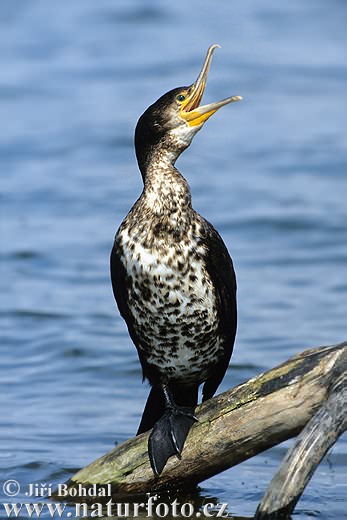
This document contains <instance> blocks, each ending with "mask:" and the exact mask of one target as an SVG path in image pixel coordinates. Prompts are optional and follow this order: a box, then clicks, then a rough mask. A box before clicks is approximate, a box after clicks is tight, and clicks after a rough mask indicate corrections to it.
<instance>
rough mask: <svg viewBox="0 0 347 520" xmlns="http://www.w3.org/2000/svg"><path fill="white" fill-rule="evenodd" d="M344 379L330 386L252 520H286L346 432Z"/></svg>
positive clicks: (289, 452)
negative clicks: (318, 468) (277, 519)
mask: <svg viewBox="0 0 347 520" xmlns="http://www.w3.org/2000/svg"><path fill="white" fill-rule="evenodd" d="M346 391H347V378H346V374H345V373H343V374H341V376H340V377H339V378H338V379H337V381H336V382H335V383H333V385H332V388H331V390H330V392H329V398H328V399H327V401H326V402H325V403H323V405H322V406H321V407H320V408H319V410H318V412H316V413H315V415H314V416H313V417H312V418H311V419H310V420H309V422H308V423H307V424H306V426H305V428H304V429H303V430H302V431H301V433H300V435H299V436H298V438H297V439H296V442H295V444H294V446H293V447H292V448H290V449H289V450H288V452H287V454H286V456H285V457H284V459H283V461H282V463H281V465H280V467H279V469H278V470H277V471H276V473H275V475H274V477H273V478H272V480H271V482H270V485H269V487H268V489H267V491H266V493H265V495H264V497H263V499H262V501H261V503H260V504H259V506H258V509H257V512H256V515H255V520H265V519H266V520H270V519H272V518H273V519H275V518H289V515H290V514H291V513H292V512H293V510H294V507H295V506H296V504H297V502H298V500H299V498H300V496H301V494H302V493H303V491H304V489H305V487H306V486H307V484H308V482H309V481H310V479H311V477H312V475H313V473H314V471H315V469H316V468H317V466H318V465H319V463H320V462H321V460H322V458H323V457H324V455H325V454H326V453H327V451H328V450H329V448H331V446H333V444H334V443H335V442H336V440H337V439H338V438H339V436H340V435H342V433H343V432H344V431H345V430H346V428H347V395H346Z"/></svg>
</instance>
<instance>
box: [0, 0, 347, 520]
mask: <svg viewBox="0 0 347 520" xmlns="http://www.w3.org/2000/svg"><path fill="white" fill-rule="evenodd" d="M346 14H347V12H346V3H345V2H342V1H339V0H330V1H329V2H325V1H323V0H305V1H302V0H293V1H291V2H287V3H279V2H276V1H274V0H269V1H267V2H262V1H260V0H253V1H250V0H246V1H244V2H233V1H226V0H225V1H221V2H201V1H198V0H192V1H191V2H189V3H187V2H183V1H182V0H178V1H176V2H174V3H168V2H159V1H155V0H150V1H148V2H143V1H140V0H138V1H135V0H130V1H129V0H127V1H125V0H119V1H117V2H112V1H111V0H99V1H98V2H93V1H91V0H83V1H82V0H75V1H74V2H47V1H44V0H36V1H31V2H30V1H27V2H21V1H19V0H11V1H9V0H7V1H6V0H5V1H3V2H2V3H1V6H0V56H1V76H0V103H1V114H2V115H1V122H2V130H1V134H0V172H1V185H2V192H3V195H2V204H1V206H2V207H1V211H2V213H1V228H2V239H1V257H2V263H1V269H2V270H1V284H2V288H1V303H2V305H1V327H2V340H1V350H0V363H1V371H0V378H1V390H0V392H1V393H0V396H1V397H0V399H1V417H0V421H1V430H0V457H1V458H0V468H1V473H0V481H1V486H0V494H1V499H0V500H1V501H11V500H10V499H8V497H6V496H5V495H3V493H2V483H3V482H4V481H5V480H6V479H10V478H11V479H16V480H17V481H18V482H19V483H20V484H21V488H22V489H21V492H20V494H19V495H18V496H17V497H16V501H17V502H21V501H22V502H24V501H25V495H24V492H25V491H26V490H27V486H28V484H30V483H52V484H57V483H62V482H65V481H66V480H67V479H68V478H69V477H70V476H71V475H73V474H74V473H75V472H76V471H77V470H78V469H79V468H81V467H82V466H85V465H86V464H87V463H89V462H91V461H92V460H94V459H95V458H97V457H99V456H100V455H102V454H103V453H105V452H107V451H108V450H110V449H111V448H112V447H113V445H114V442H117V443H121V442H122V441H124V440H125V439H127V438H129V437H131V436H133V435H134V433H135V431H136V429H137V426H138V423H139V420H140V416H141V413H142V409H143V405H144V402H145V399H146V397H147V393H148V387H147V385H146V384H142V383H141V370H140V366H139V362H138V359H137V354H136V350H135V348H134V347H133V345H132V343H131V341H130V339H129V337H128V334H127V331H126V327H125V325H124V323H123V321H122V320H121V318H120V317H119V313H118V311H117V309H116V307H115V304H114V301H113V295H112V291H111V284H110V277H109V253H110V250H111V247H112V241H113V236H114V233H115V231H116V229H117V227H118V226H119V224H120V222H121V221H122V219H123V218H124V216H125V214H126V213H127V211H128V210H129V209H130V207H131V205H132V204H133V202H134V201H135V199H136V198H137V197H138V195H139V193H140V191H141V188H142V185H141V178H140V175H139V172H138V170H137V165H136V161H135V157H134V150H133V131H134V126H135V124H136V121H137V119H138V117H139V116H140V114H141V113H142V112H143V111H144V110H145V108H147V106H148V105H150V104H151V103H152V102H153V101H155V100H156V99H157V98H158V97H159V96H160V95H161V94H163V93H164V92H166V91H167V90H170V89H171V88H173V87H176V86H179V85H187V84H190V83H192V82H193V81H194V80H195V78H196V75H197V73H198V71H199V70H200V66H201V64H202V61H203V58H204V56H205V52H206V50H207V47H208V46H209V45H210V44H212V43H219V44H220V45H221V46H222V49H220V50H217V51H216V53H215V56H214V60H213V64H212V67H211V73H210V79H209V83H208V86H207V90H206V93H205V98H204V99H205V100H206V102H210V101H215V100H219V99H223V98H224V97H227V96H229V95H233V94H239V95H242V96H243V97H244V101H243V102H241V103H236V104H233V105H230V106H228V107H225V108H224V109H222V110H221V111H220V112H218V114H217V115H215V116H214V117H213V118H211V120H210V121H209V122H208V123H207V124H206V125H205V127H204V128H203V130H202V131H201V132H200V133H199V134H198V135H197V136H196V138H195V140H194V142H193V144H192V146H191V147H190V149H188V150H187V151H186V152H185V153H184V154H183V156H182V157H181V158H180V159H179V161H178V163H177V166H178V168H179V169H180V170H181V171H182V173H184V175H185V176H186V178H187V180H188V181H189V184H190V186H191V189H192V195H193V203H194V207H195V209H197V210H198V211H199V212H200V213H201V214H203V215H204V216H205V217H206V218H207V219H208V220H210V221H211V222H212V223H213V224H214V225H215V227H216V228H217V229H218V230H219V232H220V233H221V235H222V236H223V238H224V240H225V242H226V244H227V246H228V248H229V251H230V253H231V255H232V257H233V260H234V264H235V269H236V272H237V278H238V287H239V291H238V304H239V328H238V335H237V341H236V346H235V354H234V356H233V358H232V362H231V365H230V368H229V370H228V372H227V374H226V377H225V379H224V381H223V383H222V385H221V387H220V390H221V391H222V390H225V389H227V388H229V387H232V386H234V385H237V384H238V383H240V382H242V381H245V380H247V379H249V378H250V377H253V376H255V375H257V374H258V373H260V372H262V371H264V370H267V369H269V368H271V367H273V366H275V365H276V364H278V363H280V362H282V361H285V360H286V359H287V358H289V357H290V356H292V355H294V354H295V353H298V352H300V351H302V350H304V349H306V348H309V347H315V346H321V345H327V344H334V343H338V342H340V341H343V340H346V339H347V326H346V325H347V224H346V223H347V204H346V199H347V175H346V174H347V132H346V120H347V119H346V101H347V99H346V97H347V94H346V92H347V66H346V42H347V32H346V28H345V20H346ZM290 444H291V443H290V442H288V443H285V444H283V445H280V446H278V447H275V448H273V449H272V450H269V451H267V452H265V453H263V454H261V455H259V456H257V457H255V458H253V459H251V460H249V461H247V462H245V463H243V464H241V465H239V466H237V467H235V468H232V469H230V470H228V471H226V472H224V473H222V474H220V475H218V476H216V477H214V478H212V479H210V480H208V481H206V482H204V483H203V484H202V485H201V491H200V495H201V497H200V498H201V501H202V502H204V501H205V502H206V501H209V499H210V497H215V499H216V501H217V502H219V503H222V502H228V504H229V508H228V510H229V512H230V514H233V515H235V517H236V516H247V517H251V516H252V515H253V513H254V511H255V509H256V506H257V504H258V502H259V500H260V499H261V497H262V495H263V493H264V491H265V488H266V486H267V484H268V482H269V481H270V480H271V477H272V475H273V473H274V471H275V469H276V468H277V466H278V464H279V463H280V461H281V459H282V457H283V456H284V454H285V452H286V449H287V447H288V446H289V445H290ZM346 468H347V439H346V436H344V437H343V438H341V439H340V440H339V442H338V443H337V444H336V445H335V446H334V448H333V450H332V451H331V452H330V453H329V455H328V456H327V457H326V459H325V461H324V462H323V463H322V464H321V466H320V468H319V469H318V471H317V472H316V473H315V475H314V477H313V479H312V481H311V483H310V485H309V486H308V488H307V489H306V491H305V493H304V496H303V497H302V499H301V500H300V502H299V504H298V507H297V510H296V512H295V515H294V517H293V518H294V519H295V520H304V519H305V520H306V519H308V518H312V517H314V518H319V519H324V520H326V519H334V520H339V519H342V518H346V517H345V516H344V515H345V512H346V496H347V486H346V482H347V478H346ZM69 512H70V513H71V512H72V509H66V513H65V514H66V515H68V513H69ZM1 515H5V512H4V510H3V509H2V508H1V509H0V516H1ZM5 517H6V516H1V518H5ZM26 517H27V516H25V515H24V514H23V516H22V518H26ZM67 517H68V516H66V518H67ZM42 518H49V515H48V514H47V513H44V514H42Z"/></svg>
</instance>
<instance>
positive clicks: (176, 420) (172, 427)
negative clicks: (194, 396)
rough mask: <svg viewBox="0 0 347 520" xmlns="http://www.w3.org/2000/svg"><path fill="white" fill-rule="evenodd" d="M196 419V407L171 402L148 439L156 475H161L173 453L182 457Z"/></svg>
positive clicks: (149, 451)
mask: <svg viewBox="0 0 347 520" xmlns="http://www.w3.org/2000/svg"><path fill="white" fill-rule="evenodd" d="M195 421H197V418H196V417H195V415H194V408H189V407H186V406H177V405H175V404H174V403H173V402H172V401H171V402H170V406H168V407H167V409H166V411H165V413H164V415H163V416H162V417H161V418H160V419H159V421H157V422H156V423H155V425H154V427H153V429H152V431H151V434H150V436H149V439H148V453H149V459H150V462H151V466H152V469H153V472H154V473H155V475H157V476H159V475H160V473H161V472H162V471H163V469H164V466H165V464H166V462H167V460H168V459H169V457H171V455H176V456H177V457H178V458H179V459H180V458H181V452H182V449H183V446H184V442H185V440H186V438H187V435H188V432H189V430H190V428H191V426H192V425H193V424H194V422H195Z"/></svg>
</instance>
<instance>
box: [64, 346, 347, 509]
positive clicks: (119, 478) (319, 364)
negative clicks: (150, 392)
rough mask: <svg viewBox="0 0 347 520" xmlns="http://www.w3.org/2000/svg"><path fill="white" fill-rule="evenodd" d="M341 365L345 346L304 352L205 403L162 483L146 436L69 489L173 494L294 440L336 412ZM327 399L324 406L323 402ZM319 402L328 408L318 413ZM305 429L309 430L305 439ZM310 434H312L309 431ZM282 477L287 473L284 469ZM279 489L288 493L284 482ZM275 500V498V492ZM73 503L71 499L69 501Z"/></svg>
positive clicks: (119, 448)
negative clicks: (102, 488) (93, 487)
mask: <svg viewBox="0 0 347 520" xmlns="http://www.w3.org/2000/svg"><path fill="white" fill-rule="evenodd" d="M346 360H347V343H343V344H340V345H335V346H329V347H322V348H317V349H312V350H307V351H305V352H302V353H301V354H299V355H297V356H295V357H293V358H291V359H289V360H288V361H286V362H285V363H283V364H281V365H280V366H278V367H276V368H273V369H272V370H270V371H268V372H265V373H263V374H261V375H259V376H257V377H256V378H253V379H251V380H250V381H248V382H246V383H243V384H241V385H239V386H237V387H236V388H233V389H231V390H229V391H227V392H224V393H223V394H220V395H218V396H216V397H214V398H213V399H210V400H209V401H207V402H205V403H203V404H202V405H200V406H199V407H198V408H197V409H196V415H197V418H198V422H197V423H196V424H195V425H194V426H193V427H192V429H191V431H190V432H189V435H188V438H187V441H186V444H185V447H184V450H183V453H182V460H177V458H176V457H172V458H171V459H170V460H169V461H168V463H167V465H166V467H165V469H164V471H163V473H162V474H161V476H160V478H156V477H155V476H154V475H153V472H152V470H151V467H150V464H149V459H148V454H147V442H148V433H145V434H142V435H140V436H138V437H135V438H133V439H129V440H128V441H126V442H124V443H123V444H121V445H120V446H117V447H116V448H114V449H113V450H112V451H110V452H109V453H107V454H106V455H104V456H102V457H101V458H99V459H98V460H96V461H94V462H92V463H91V464H90V465H89V466H87V467H85V468H83V469H81V470H80V471H79V472H78V473H76V474H75V475H74V476H73V477H72V478H71V480H70V481H69V482H68V485H69V489H71V490H73V489H77V488H78V485H79V484H82V485H83V486H84V487H85V488H88V487H89V486H91V485H93V484H97V485H100V486H102V485H105V484H111V488H112V493H113V496H114V497H117V498H118V497H121V496H124V495H129V494H143V493H148V492H153V491H160V490H164V489H168V488H173V487H174V488H175V489H177V488H179V487H184V488H187V486H192V485H195V484H197V483H199V482H202V481H203V480H205V479H207V478H209V477H212V476H213V475H215V474H217V473H220V472H221V471H223V470H225V469H227V468H230V467H231V466H235V465H236V464H239V463H240V462H243V461H244V460H246V459H248V458H250V457H253V456H254V455H256V454H257V453H260V452H262V451H264V450H266V449H268V448H270V447H272V446H274V445H276V444H279V443H281V442H282V441H284V440H286V439H289V438H291V437H293V436H296V435H298V434H299V433H300V432H301V430H302V429H303V428H304V427H305V425H306V424H307V423H309V421H310V419H311V421H312V424H311V426H312V427H313V428H314V427H315V424H316V421H317V420H318V421H320V420H321V415H320V414H322V413H323V415H324V413H325V412H324V410H325V411H326V413H328V414H329V415H330V414H331V412H332V408H331V402H330V400H332V402H333V403H334V406H335V405H336V406H335V407H336V408H339V409H340V408H341V406H342V405H340V404H339V403H340V400H339V402H336V400H335V397H336V391H337V390H338V391H337V393H338V395H339V396H340V393H341V392H340V390H341V388H340V387H338V389H337V390H336V387H335V390H336V391H332V389H333V387H334V383H336V381H338V380H339V381H341V378H342V377H343V373H344V371H345V370H346ZM334 396H335V397H334ZM328 399H330V400H329V401H328V402H327V400H328ZM325 403H327V406H325V407H324V404H325ZM322 407H323V408H322ZM344 412H345V410H344V411H343V412H341V414H342V415H345V413H344ZM315 414H317V415H315ZM331 415H334V414H333V413H332V414H331ZM339 417H340V418H339V419H337V422H338V426H336V423H335V422H334V421H331V422H330V423H329V424H328V423H327V430H328V431H329V432H330V428H332V429H333V430H335V428H337V431H336V432H335V433H334V431H333V433H332V436H331V437H329V439H330V440H329V441H327V442H325V441H324V438H325V435H327V430H324V431H323V430H322V431H321V432H319V438H320V439H322V443H321V447H320V452H319V455H317V457H316V461H317V464H318V462H319V460H320V459H321V457H322V455H323V453H325V452H326V450H327V449H328V447H329V446H330V445H331V443H332V442H334V440H335V439H336V437H337V436H338V434H339V433H340V432H341V431H342V429H343V428H344V427H345V426H346V425H345V420H342V419H341V416H340V415H339ZM309 424H310V423H309ZM311 426H310V425H308V426H307V428H308V429H309V430H310V432H311ZM312 435H313V436H314V435H315V431H314V430H312ZM329 435H330V433H329ZM303 437H304V441H303V442H304V450H306V448H305V442H306V443H307V442H308V446H309V445H310V443H311V442H312V441H310V440H309V437H306V433H304V434H303ZM298 442H299V443H300V442H301V441H300V440H299V441H298ZM312 451H313V452H315V449H311V452H312ZM296 469H299V472H300V471H302V469H303V468H300V464H299V466H296ZM313 469H314V464H312V468H311V469H308V471H307V476H306V477H303V478H302V479H301V482H299V481H300V479H299V480H298V484H295V486H296V485H298V486H299V487H298V489H299V492H295V490H294V491H293V494H292V495H291V497H292V499H293V497H296V499H297V498H298V497H299V496H300V493H301V492H302V490H303V488H304V487H305V484H306V483H307V481H308V479H309V476H310V475H311V473H312V471H313ZM283 471H284V472H286V468H285V467H284V469H283V470H282V472H283ZM283 486H286V483H285V481H284V480H283ZM274 489H275V488H274ZM274 493H275V494H276V493H277V491H276V489H275V492H274ZM269 497H270V498H266V500H265V502H263V504H264V503H265V504H267V503H268V501H269V500H270V502H272V501H273V499H272V498H271V493H270V495H269ZM55 499H59V497H55ZM76 499H77V497H75V498H74V500H76ZM83 500H84V501H85V500H86V498H85V497H84V498H83ZM94 500H100V499H99V498H96V499H94ZM90 501H93V499H92V498H91V499H90ZM292 502H293V500H292ZM282 505H283V503H282ZM262 507H263V506H262ZM261 511H266V509H264V508H263V509H262V510H259V515H260V514H262V513H261ZM264 514H265V513H264ZM259 518H265V516H263V517H260V516H259Z"/></svg>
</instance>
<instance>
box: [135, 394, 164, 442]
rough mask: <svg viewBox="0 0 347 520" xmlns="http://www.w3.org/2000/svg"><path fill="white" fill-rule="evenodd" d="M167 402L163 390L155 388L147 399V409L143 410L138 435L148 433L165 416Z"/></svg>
mask: <svg viewBox="0 0 347 520" xmlns="http://www.w3.org/2000/svg"><path fill="white" fill-rule="evenodd" d="M164 412H165V401H164V396H163V392H162V390H161V389H160V388H159V387H157V386H153V387H152V388H151V391H150V393H149V396H148V398H147V402H146V406H145V409H144V410H143V414H142V419H141V422H140V426H139V429H138V430H137V434H136V435H140V433H143V432H147V431H148V430H150V429H151V428H153V426H154V425H155V423H156V422H157V421H158V420H159V419H160V417H162V416H163V415H164Z"/></svg>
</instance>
